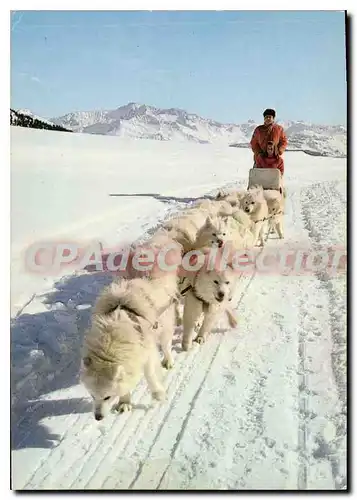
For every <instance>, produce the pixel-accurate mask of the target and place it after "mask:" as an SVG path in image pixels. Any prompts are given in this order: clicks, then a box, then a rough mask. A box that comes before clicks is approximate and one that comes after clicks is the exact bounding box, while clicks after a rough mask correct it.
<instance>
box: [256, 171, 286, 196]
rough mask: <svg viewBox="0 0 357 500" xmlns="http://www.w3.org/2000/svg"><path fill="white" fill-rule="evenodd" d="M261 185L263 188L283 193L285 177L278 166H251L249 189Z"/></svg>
mask: <svg viewBox="0 0 357 500" xmlns="http://www.w3.org/2000/svg"><path fill="white" fill-rule="evenodd" d="M257 185H260V186H262V187H263V189H274V190H277V191H280V193H283V190H284V186H283V178H282V176H281V173H280V170H279V169H278V168H254V167H253V168H251V169H250V170H249V180H248V189H249V188H251V187H253V186H257Z"/></svg>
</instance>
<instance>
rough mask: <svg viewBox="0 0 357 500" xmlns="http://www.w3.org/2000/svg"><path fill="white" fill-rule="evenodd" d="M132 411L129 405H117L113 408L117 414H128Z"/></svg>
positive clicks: (131, 406)
mask: <svg viewBox="0 0 357 500" xmlns="http://www.w3.org/2000/svg"><path fill="white" fill-rule="evenodd" d="M132 409H133V405H132V404H131V403H118V404H117V405H116V406H115V407H114V410H115V411H116V412H117V413H126V412H129V411H131V410H132Z"/></svg>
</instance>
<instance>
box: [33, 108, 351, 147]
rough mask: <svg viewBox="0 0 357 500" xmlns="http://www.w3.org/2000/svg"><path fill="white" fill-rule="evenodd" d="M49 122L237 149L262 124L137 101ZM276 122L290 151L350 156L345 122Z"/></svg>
mask: <svg viewBox="0 0 357 500" xmlns="http://www.w3.org/2000/svg"><path fill="white" fill-rule="evenodd" d="M26 112H27V113H29V111H28V110H26ZM36 118H39V117H36ZM44 121H45V122H46V120H44ZM47 123H51V124H52V125H55V126H60V127H63V128H64V129H66V130H71V131H73V132H81V133H87V134H101V135H112V136H119V137H128V138H135V139H154V140H160V141H171V140H174V141H180V142H194V143H200V144H217V145H226V146H234V147H249V141H250V139H251V137H252V134H253V131H254V128H255V127H256V126H257V125H259V123H256V122H255V121H254V120H248V121H247V122H245V123H240V124H233V123H220V122H218V121H216V120H212V119H208V118H203V117H201V116H199V115H197V114H193V113H188V112H187V111H185V110H183V109H179V108H169V109H162V108H157V107H154V106H148V105H146V104H139V103H134V102H131V103H129V104H126V105H124V106H120V107H118V108H116V109H111V110H93V111H74V112H72V113H67V114H65V115H63V116H59V117H53V118H50V119H49V121H48V120H47ZM277 123H279V124H280V125H282V126H283V127H284V130H285V132H286V135H287V137H288V141H289V144H288V148H287V150H299V151H305V152H307V153H310V154H315V155H321V156H334V157H346V154H347V130H346V127H343V126H342V125H318V124H313V123H309V122H304V121H284V122H279V121H278V122H277Z"/></svg>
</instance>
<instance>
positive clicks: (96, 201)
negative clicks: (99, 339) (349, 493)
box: [11, 127, 347, 490]
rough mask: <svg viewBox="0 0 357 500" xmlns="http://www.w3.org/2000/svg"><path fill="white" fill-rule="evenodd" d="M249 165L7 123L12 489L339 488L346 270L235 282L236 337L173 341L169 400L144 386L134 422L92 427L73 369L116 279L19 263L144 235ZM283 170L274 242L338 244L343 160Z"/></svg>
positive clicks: (234, 154) (198, 151) (296, 163)
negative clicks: (103, 294) (60, 246)
mask: <svg viewBox="0 0 357 500" xmlns="http://www.w3.org/2000/svg"><path fill="white" fill-rule="evenodd" d="M251 163H252V155H251V151H250V150H249V149H237V148H229V147H226V146H219V145H212V144H208V145H198V144H190V143H182V142H174V141H170V142H159V141H152V140H144V139H141V140H135V139H129V138H119V137H110V136H96V135H88V134H76V133H74V134H67V133H61V132H52V131H44V130H31V129H25V128H20V127H11V175H12V186H11V199H12V201H11V203H12V205H11V213H12V234H11V238H12V241H11V244H12V247H11V262H12V264H11V348H12V354H11V361H12V373H11V376H12V402H13V407H12V487H13V489H18V490H33V489H39V490H43V489H54V490H60V489H69V490H75V489H121V488H123V489H128V488H129V489H154V490H155V489H201V488H202V489H223V490H230V489H237V490H252V489H255V490H259V489H282V490H298V489H299V490H313V489H324V490H329V489H333V490H334V489H337V490H338V489H344V488H345V487H346V481H347V477H346V474H347V469H346V389H347V384H346V276H345V274H341V275H339V276H336V277H331V276H329V275H328V274H327V273H326V272H323V271H318V272H316V273H314V274H312V273H311V274H310V275H305V276H297V275H295V274H294V273H287V274H286V275H278V274H269V275H261V274H255V275H251V276H249V275H248V276H245V277H244V278H243V279H242V283H241V285H240V286H239V288H238V289H237V293H236V295H235V297H234V304H235V307H236V309H237V312H238V317H239V325H238V327H237V329H235V330H225V326H226V323H225V322H224V320H222V324H221V325H220V328H219V329H218V331H217V332H215V333H212V334H211V336H210V338H209V340H208V341H207V343H206V344H205V345H204V346H201V347H198V346H196V347H195V348H194V349H193V350H192V351H190V352H188V353H183V352H181V351H180V347H179V344H177V345H176V346H175V352H174V355H175V367H174V369H173V370H172V371H170V372H168V374H167V376H166V386H167V392H168V399H167V401H166V402H165V403H163V404H154V405H151V398H150V395H149V392H148V390H147V386H146V383H145V382H144V381H142V382H141V383H140V384H139V386H138V387H137V389H136V390H135V392H134V394H133V401H134V410H133V412H132V413H129V414H123V415H120V416H116V415H112V416H109V417H107V419H105V420H103V421H102V422H100V423H98V422H96V421H95V420H94V418H93V414H92V411H91V401H90V398H89V397H88V394H87V393H86V391H85V389H84V388H83V387H82V386H81V385H80V384H79V382H78V366H79V356H80V346H81V340H82V337H83V334H84V331H85V328H86V327H87V326H88V325H89V321H90V311H91V305H92V304H93V302H94V300H95V298H96V296H97V294H98V292H99V290H100V289H101V287H102V286H104V285H105V284H107V283H108V282H109V281H110V279H111V278H110V277H109V276H108V275H106V274H105V273H102V272H97V273H90V272H85V271H73V269H71V268H68V269H66V270H65V271H64V270H63V271H61V272H57V273H56V272H53V273H52V274H47V275H42V274H35V273H31V272H29V271H28V270H27V269H26V268H25V266H24V256H25V255H26V249H27V247H28V246H29V245H31V244H33V243H34V242H38V241H52V240H56V241H58V240H60V241H62V242H63V241H64V242H66V241H73V240H74V241H77V242H84V243H85V242H88V241H94V240H95V241H98V240H99V241H101V242H102V243H103V246H104V247H110V246H114V245H117V244H118V243H121V242H131V241H133V240H136V239H138V238H143V237H145V235H147V234H148V231H149V230H150V229H152V228H153V227H155V226H156V225H157V224H158V223H160V221H162V220H164V219H165V218H166V217H169V216H171V215H172V214H173V213H175V212H176V211H178V210H180V209H181V208H183V207H185V206H187V205H188V204H189V203H190V202H191V201H192V200H193V199H195V198H197V197H202V196H205V195H213V194H215V193H216V192H217V190H218V189H219V188H221V187H234V188H245V187H246V185H247V179H248V172H249V168H250V166H251ZM285 165H286V177H285V183H286V187H287V191H288V198H287V207H286V215H285V239H284V240H283V241H280V240H275V239H273V238H271V239H270V240H269V241H268V247H269V248H275V247H276V248H278V247H283V248H295V247H296V245H298V246H299V247H300V248H301V247H303V248H305V249H324V248H326V247H327V246H342V247H345V246H346V175H347V172H346V160H345V159H341V158H322V157H312V156H308V155H305V154H303V153H300V152H294V153H292V152H291V153H289V152H287V153H286V154H285ZM111 195H112V196H111ZM127 195H130V196H127ZM177 339H179V330H178V336H177ZM177 342H179V340H177Z"/></svg>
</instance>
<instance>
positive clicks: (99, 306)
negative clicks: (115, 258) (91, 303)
mask: <svg viewBox="0 0 357 500" xmlns="http://www.w3.org/2000/svg"><path fill="white" fill-rule="evenodd" d="M124 292H125V288H124V284H123V283H112V284H111V285H109V286H108V287H106V288H105V289H104V290H103V291H102V293H101V294H100V295H99V297H98V299H97V302H96V304H95V307H94V312H95V314H99V315H102V316H107V315H109V314H111V313H113V312H114V311H115V310H116V309H117V308H118V307H119V305H120V304H121V301H122V299H123V296H124Z"/></svg>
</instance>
